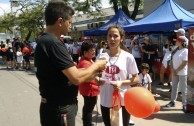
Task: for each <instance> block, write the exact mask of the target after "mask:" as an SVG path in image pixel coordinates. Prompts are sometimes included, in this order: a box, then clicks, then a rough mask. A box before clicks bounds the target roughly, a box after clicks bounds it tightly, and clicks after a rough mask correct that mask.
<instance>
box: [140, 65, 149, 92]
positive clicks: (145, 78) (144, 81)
mask: <svg viewBox="0 0 194 126" xmlns="http://www.w3.org/2000/svg"><path fill="white" fill-rule="evenodd" d="M148 72H149V65H148V64H147V63H142V64H141V73H140V74H139V84H138V85H139V86H141V87H144V88H146V89H148V90H149V91H150V92H151V83H152V79H151V77H150V75H149V74H148Z"/></svg>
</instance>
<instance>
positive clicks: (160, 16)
mask: <svg viewBox="0 0 194 126" xmlns="http://www.w3.org/2000/svg"><path fill="white" fill-rule="evenodd" d="M192 24H194V14H192V13H190V12H188V11H187V10H185V9H183V8H182V7H180V6H179V5H178V4H177V3H175V2H174V1H173V0H165V1H164V2H163V3H162V5H161V6H160V7H158V8H157V9H156V10H155V11H153V12H152V13H151V14H149V15H148V16H146V17H144V18H143V19H141V20H139V21H137V22H135V23H133V24H130V25H126V26H124V29H125V31H126V32H158V31H171V30H176V29H179V28H185V27H187V26H190V25H192Z"/></svg>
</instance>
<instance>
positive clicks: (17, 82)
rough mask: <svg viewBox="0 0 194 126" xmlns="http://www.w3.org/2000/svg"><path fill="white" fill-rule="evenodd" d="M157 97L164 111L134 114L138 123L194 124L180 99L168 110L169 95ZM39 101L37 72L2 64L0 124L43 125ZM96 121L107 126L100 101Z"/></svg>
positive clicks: (142, 125)
mask: <svg viewBox="0 0 194 126" xmlns="http://www.w3.org/2000/svg"><path fill="white" fill-rule="evenodd" d="M153 85H154V83H153ZM153 88H154V86H153ZM157 90H160V92H159V93H161V92H162V91H163V90H162V88H157ZM166 90H167V89H164V91H166ZM155 91H156V89H155ZM167 93H168V92H165V93H164V94H167ZM156 100H157V101H158V102H159V103H160V105H161V111H160V112H158V113H155V114H153V115H151V116H150V117H148V118H146V119H141V118H136V117H132V120H133V121H134V122H135V126H194V115H193V114H184V113H183V112H182V111H181V108H182V107H181V103H180V102H177V104H176V107H174V108H171V109H166V108H163V107H162V106H163V105H165V104H167V103H168V102H169V97H168V95H167V96H165V95H162V94H161V96H159V97H156ZM78 101H79V104H78V106H79V110H78V113H77V118H76V126H82V120H81V113H82V112H81V111H82V106H83V99H82V96H80V95H79V96H78ZM39 104H40V96H39V91H38V81H37V79H36V77H35V74H34V72H31V71H28V72H27V71H8V70H6V69H5V68H4V66H0V126H40V120H39ZM97 112H98V113H99V114H97ZM96 122H97V126H104V125H103V123H102V118H101V114H100V107H99V100H98V105H97V107H95V110H94V114H93V123H96Z"/></svg>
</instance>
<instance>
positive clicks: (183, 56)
mask: <svg viewBox="0 0 194 126" xmlns="http://www.w3.org/2000/svg"><path fill="white" fill-rule="evenodd" d="M187 41H188V39H187V38H186V37H185V36H179V37H178V38H177V40H176V45H177V47H178V48H177V49H175V51H174V52H173V53H172V74H173V75H172V91H171V101H170V102H169V103H168V104H167V105H166V107H168V108H169V107H174V106H175V102H176V99H177V94H178V85H179V87H180V89H181V90H182V91H181V92H182V105H183V112H186V104H187V73H188V49H187V46H188V45H187Z"/></svg>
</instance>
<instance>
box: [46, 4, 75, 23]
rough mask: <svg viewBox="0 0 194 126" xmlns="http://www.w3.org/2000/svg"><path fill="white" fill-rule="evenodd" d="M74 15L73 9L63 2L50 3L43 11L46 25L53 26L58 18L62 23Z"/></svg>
mask: <svg viewBox="0 0 194 126" xmlns="http://www.w3.org/2000/svg"><path fill="white" fill-rule="evenodd" d="M74 13H75V11H74V9H73V8H72V7H70V6H68V5H67V4H66V3H65V2H63V1H61V0H55V1H51V2H49V3H48V5H47V7H46V10H45V21H46V25H53V24H54V23H55V22H56V21H57V19H58V18H62V19H63V20H64V21H66V20H69V19H70V18H71V17H72V16H73V15H74Z"/></svg>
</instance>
